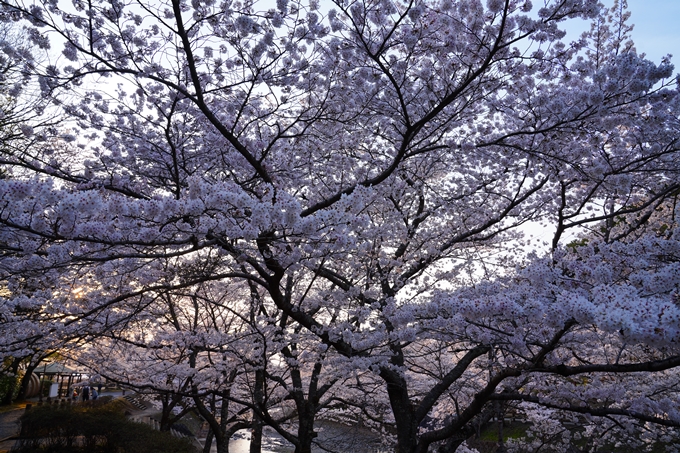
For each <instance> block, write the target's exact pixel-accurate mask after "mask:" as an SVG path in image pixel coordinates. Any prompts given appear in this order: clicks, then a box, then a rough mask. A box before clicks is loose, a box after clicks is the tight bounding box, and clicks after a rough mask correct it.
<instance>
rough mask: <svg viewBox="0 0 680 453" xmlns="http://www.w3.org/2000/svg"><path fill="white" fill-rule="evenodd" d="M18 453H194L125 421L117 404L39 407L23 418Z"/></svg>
mask: <svg viewBox="0 0 680 453" xmlns="http://www.w3.org/2000/svg"><path fill="white" fill-rule="evenodd" d="M12 451H13V452H18V453H38V452H40V453H42V452H45V453H67V452H68V453H74V452H93V453H194V452H195V448H194V447H193V446H192V444H191V443H190V442H189V441H188V440H187V439H177V438H175V437H173V436H172V435H170V434H169V433H164V432H159V431H155V430H154V429H152V428H151V427H149V426H147V425H143V424H140V423H135V422H132V421H130V420H128V419H127V418H126V417H125V414H124V410H123V408H122V406H121V405H120V404H117V403H116V402H115V401H110V400H108V401H107V400H106V399H104V400H102V401H101V402H100V401H99V400H98V401H93V402H91V403H90V404H82V405H73V406H40V407H36V408H33V409H30V410H28V411H26V413H25V414H24V415H23V416H22V417H21V439H20V441H19V442H18V445H17V446H16V447H15V448H14V449H13V450H12Z"/></svg>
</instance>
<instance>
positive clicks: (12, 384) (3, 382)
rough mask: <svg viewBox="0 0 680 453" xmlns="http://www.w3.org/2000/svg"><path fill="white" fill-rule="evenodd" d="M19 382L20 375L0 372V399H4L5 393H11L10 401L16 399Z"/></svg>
mask: <svg viewBox="0 0 680 453" xmlns="http://www.w3.org/2000/svg"><path fill="white" fill-rule="evenodd" d="M20 383H21V376H16V375H14V374H9V373H8V374H0V401H4V400H5V398H6V396H7V393H9V392H11V393H12V398H10V399H11V401H14V400H16V398H17V396H18V395H19V384H20Z"/></svg>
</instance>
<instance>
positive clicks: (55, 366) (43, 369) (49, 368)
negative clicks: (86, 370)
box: [34, 362, 83, 375]
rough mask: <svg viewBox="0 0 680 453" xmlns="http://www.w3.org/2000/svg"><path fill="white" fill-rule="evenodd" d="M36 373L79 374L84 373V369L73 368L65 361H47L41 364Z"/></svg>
mask: <svg viewBox="0 0 680 453" xmlns="http://www.w3.org/2000/svg"><path fill="white" fill-rule="evenodd" d="M34 373H36V374H66V375H68V374H70V375H79V374H83V372H82V371H78V370H74V369H72V368H69V367H67V366H66V365H64V364H63V363H56V362H53V363H46V364H43V365H40V366H39V367H38V368H36V369H35V371H34Z"/></svg>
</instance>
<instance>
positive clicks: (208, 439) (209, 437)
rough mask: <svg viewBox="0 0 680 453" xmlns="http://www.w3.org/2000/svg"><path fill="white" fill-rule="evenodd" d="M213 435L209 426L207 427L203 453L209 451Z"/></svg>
mask: <svg viewBox="0 0 680 453" xmlns="http://www.w3.org/2000/svg"><path fill="white" fill-rule="evenodd" d="M213 437H215V433H213V430H212V428H211V427H208V434H207V435H206V436H205V443H204V444H203V453H210V450H211V449H212V442H213Z"/></svg>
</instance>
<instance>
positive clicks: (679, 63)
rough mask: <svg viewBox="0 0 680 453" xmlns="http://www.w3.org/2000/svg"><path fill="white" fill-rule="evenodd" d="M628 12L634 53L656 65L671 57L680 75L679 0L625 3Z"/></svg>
mask: <svg viewBox="0 0 680 453" xmlns="http://www.w3.org/2000/svg"><path fill="white" fill-rule="evenodd" d="M628 9H629V11H630V12H631V18H630V22H631V23H633V24H635V28H634V29H633V33H632V35H633V41H634V42H635V47H636V48H637V51H638V52H640V53H643V52H644V53H646V54H647V57H648V58H649V59H650V60H652V61H654V62H656V63H658V62H659V61H661V58H662V57H663V56H664V55H666V54H669V53H670V54H672V55H673V59H672V61H673V63H675V72H676V73H677V72H680V0H628Z"/></svg>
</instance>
